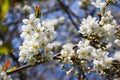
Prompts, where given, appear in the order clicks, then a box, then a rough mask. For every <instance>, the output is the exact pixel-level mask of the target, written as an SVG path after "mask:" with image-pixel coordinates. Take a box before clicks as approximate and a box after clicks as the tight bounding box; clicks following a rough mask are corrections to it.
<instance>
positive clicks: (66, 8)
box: [57, 0, 78, 30]
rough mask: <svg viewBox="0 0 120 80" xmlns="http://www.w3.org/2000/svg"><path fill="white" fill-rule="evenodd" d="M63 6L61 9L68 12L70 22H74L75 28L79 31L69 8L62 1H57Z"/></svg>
mask: <svg viewBox="0 0 120 80" xmlns="http://www.w3.org/2000/svg"><path fill="white" fill-rule="evenodd" d="M57 1H58V2H59V4H60V6H61V8H62V9H63V10H64V11H65V12H66V14H67V15H68V17H69V19H70V21H71V22H72V24H73V25H74V26H75V28H76V29H77V30H78V27H77V24H76V23H75V22H74V20H73V19H72V17H71V15H70V13H69V11H68V7H67V6H66V5H65V4H64V3H63V2H62V1H61V0H57Z"/></svg>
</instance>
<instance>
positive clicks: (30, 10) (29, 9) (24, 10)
mask: <svg viewBox="0 0 120 80" xmlns="http://www.w3.org/2000/svg"><path fill="white" fill-rule="evenodd" d="M22 11H23V12H28V13H30V12H32V7H31V6H29V5H25V6H24V7H23V9H22Z"/></svg>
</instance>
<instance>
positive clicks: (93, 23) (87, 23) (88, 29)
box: [78, 16, 99, 35]
mask: <svg viewBox="0 0 120 80" xmlns="http://www.w3.org/2000/svg"><path fill="white" fill-rule="evenodd" d="M98 29H99V24H98V21H97V20H96V18H95V17H91V16H88V17H87V19H83V21H82V24H81V27H80V30H79V31H78V32H79V33H82V34H89V35H90V34H91V33H92V32H95V33H98Z"/></svg>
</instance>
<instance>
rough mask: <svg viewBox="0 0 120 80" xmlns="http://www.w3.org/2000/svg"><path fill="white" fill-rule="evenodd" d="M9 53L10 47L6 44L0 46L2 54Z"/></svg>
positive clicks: (0, 53)
mask: <svg viewBox="0 0 120 80" xmlns="http://www.w3.org/2000/svg"><path fill="white" fill-rule="evenodd" d="M8 53H9V49H8V47H5V46H1V47H0V55H6V54H8Z"/></svg>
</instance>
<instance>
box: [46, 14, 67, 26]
mask: <svg viewBox="0 0 120 80" xmlns="http://www.w3.org/2000/svg"><path fill="white" fill-rule="evenodd" d="M46 22H48V23H50V24H52V25H53V26H56V25H57V24H58V23H60V24H61V23H64V22H65V17H63V16H61V17H59V18H58V19H48V20H46Z"/></svg>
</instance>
